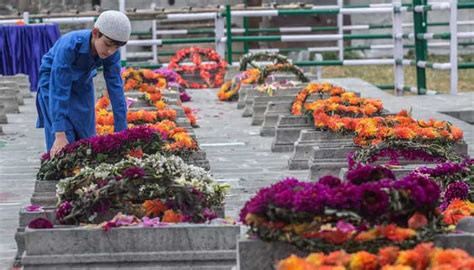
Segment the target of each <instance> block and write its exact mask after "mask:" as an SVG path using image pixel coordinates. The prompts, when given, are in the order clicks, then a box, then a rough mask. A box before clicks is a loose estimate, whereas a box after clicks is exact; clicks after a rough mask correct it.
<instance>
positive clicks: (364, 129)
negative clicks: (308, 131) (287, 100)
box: [312, 109, 463, 147]
mask: <svg viewBox="0 0 474 270" xmlns="http://www.w3.org/2000/svg"><path fill="white" fill-rule="evenodd" d="M312 116H313V121H314V125H315V127H316V128H318V129H322V130H330V131H333V132H338V133H344V134H354V136H355V137H354V143H355V144H356V145H358V146H362V147H364V146H369V145H377V144H379V143H382V142H383V141H386V140H405V141H417V142H436V143H440V144H448V143H451V142H458V141H461V140H462V137H463V132H462V130H461V129H459V128H457V127H456V126H454V125H452V124H450V123H449V122H445V121H434V120H430V121H428V122H425V121H423V120H418V121H417V120H415V119H413V118H412V117H410V116H409V115H408V113H407V112H406V111H401V112H399V113H398V114H397V115H395V116H386V117H362V118H352V117H341V116H340V115H338V114H335V115H330V114H328V113H326V112H325V111H324V110H323V109H318V110H315V111H314V112H313V114H312Z"/></svg>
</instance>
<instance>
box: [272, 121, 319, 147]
mask: <svg viewBox="0 0 474 270" xmlns="http://www.w3.org/2000/svg"><path fill="white" fill-rule="evenodd" d="M303 129H314V125H313V123H311V122H310V120H309V119H308V118H307V117H305V116H294V115H281V116H279V119H278V123H277V127H276V129H275V137H274V138H273V142H272V148H271V149H272V152H292V151H293V150H294V143H295V141H296V140H297V139H298V137H299V135H300V131H301V130H303Z"/></svg>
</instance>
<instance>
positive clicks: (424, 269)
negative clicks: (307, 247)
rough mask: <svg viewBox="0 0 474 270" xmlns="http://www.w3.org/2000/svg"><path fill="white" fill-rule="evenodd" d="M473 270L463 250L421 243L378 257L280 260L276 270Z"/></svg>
mask: <svg viewBox="0 0 474 270" xmlns="http://www.w3.org/2000/svg"><path fill="white" fill-rule="evenodd" d="M473 268H474V257H472V256H469V254H468V253H467V252H466V251H464V250H461V249H441V248H436V247H435V246H434V245H433V243H431V242H428V243H421V244H418V245H417V246H416V247H415V248H413V249H408V250H400V248H398V247H395V246H388V247H384V248H381V249H380V250H379V251H378V253H377V254H372V253H369V252H367V251H359V252H356V253H352V254H348V253H346V252H345V251H344V250H339V251H334V252H331V253H330V254H327V255H326V254H324V253H321V252H318V253H311V254H310V255H309V256H307V257H306V258H300V257H298V256H296V255H291V256H290V257H288V258H286V259H284V260H281V261H280V262H278V264H277V268H276V269H277V270H293V269H305V270H322V269H333V270H342V269H347V270H376V269H382V270H408V269H417V270H428V269H439V270H441V269H450V270H463V269H473Z"/></svg>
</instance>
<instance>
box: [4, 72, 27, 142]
mask: <svg viewBox="0 0 474 270" xmlns="http://www.w3.org/2000/svg"><path fill="white" fill-rule="evenodd" d="M31 97H32V95H31V93H30V82H29V80H28V76H26V75H23V74H18V75H15V76H2V75H0V135H3V128H2V126H1V125H5V124H8V118H7V114H13V113H19V112H20V107H19V106H21V105H24V104H25V101H24V99H25V98H31Z"/></svg>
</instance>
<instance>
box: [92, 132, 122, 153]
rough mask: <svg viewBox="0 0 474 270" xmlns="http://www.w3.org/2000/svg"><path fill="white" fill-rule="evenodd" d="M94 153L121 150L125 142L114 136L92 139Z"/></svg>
mask: <svg viewBox="0 0 474 270" xmlns="http://www.w3.org/2000/svg"><path fill="white" fill-rule="evenodd" d="M90 143H91V147H92V151H93V152H94V153H110V152H114V151H116V150H117V149H119V148H120V147H121V146H122V144H123V141H122V140H121V139H120V137H117V136H114V135H113V134H109V135H104V136H97V137H93V138H91V139H90Z"/></svg>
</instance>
